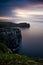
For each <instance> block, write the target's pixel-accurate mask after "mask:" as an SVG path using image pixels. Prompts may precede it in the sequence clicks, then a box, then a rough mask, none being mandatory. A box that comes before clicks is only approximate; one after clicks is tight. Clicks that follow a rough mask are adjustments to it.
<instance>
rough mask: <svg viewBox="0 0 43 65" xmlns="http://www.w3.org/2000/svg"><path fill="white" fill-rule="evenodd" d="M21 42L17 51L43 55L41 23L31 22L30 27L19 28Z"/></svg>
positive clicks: (36, 55) (37, 55)
mask: <svg viewBox="0 0 43 65" xmlns="http://www.w3.org/2000/svg"><path fill="white" fill-rule="evenodd" d="M21 34H22V43H21V47H20V51H19V53H21V54H24V55H27V56H32V57H43V23H42V22H31V23H30V28H26V29H21Z"/></svg>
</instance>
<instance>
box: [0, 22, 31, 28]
mask: <svg viewBox="0 0 43 65" xmlns="http://www.w3.org/2000/svg"><path fill="white" fill-rule="evenodd" d="M0 27H20V28H30V24H29V23H12V22H0Z"/></svg>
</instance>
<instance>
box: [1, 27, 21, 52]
mask: <svg viewBox="0 0 43 65" xmlns="http://www.w3.org/2000/svg"><path fill="white" fill-rule="evenodd" d="M21 40H22V36H21V31H20V29H18V28H0V42H3V43H5V44H6V45H7V46H8V48H10V49H11V51H12V52H13V49H15V50H16V48H17V47H18V46H19V45H20V43H21Z"/></svg>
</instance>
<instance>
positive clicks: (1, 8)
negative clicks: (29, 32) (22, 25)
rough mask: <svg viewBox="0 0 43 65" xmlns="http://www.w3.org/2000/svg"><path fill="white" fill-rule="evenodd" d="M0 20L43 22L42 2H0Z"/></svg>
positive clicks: (15, 0) (33, 0)
mask: <svg viewBox="0 0 43 65" xmlns="http://www.w3.org/2000/svg"><path fill="white" fill-rule="evenodd" d="M0 20H7V21H16V22H17V21H28V20H29V21H30V20H32V21H39V20H40V21H43V0H0Z"/></svg>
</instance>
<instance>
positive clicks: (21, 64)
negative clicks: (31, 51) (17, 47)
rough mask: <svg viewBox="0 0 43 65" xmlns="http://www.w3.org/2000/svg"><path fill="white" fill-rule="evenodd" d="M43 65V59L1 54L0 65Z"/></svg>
mask: <svg viewBox="0 0 43 65" xmlns="http://www.w3.org/2000/svg"><path fill="white" fill-rule="evenodd" d="M1 64H2V65H39V64H40V65H43V59H42V58H38V59H37V58H30V57H27V56H24V55H19V54H0V65H1Z"/></svg>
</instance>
